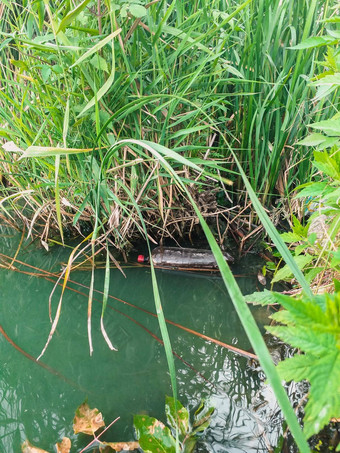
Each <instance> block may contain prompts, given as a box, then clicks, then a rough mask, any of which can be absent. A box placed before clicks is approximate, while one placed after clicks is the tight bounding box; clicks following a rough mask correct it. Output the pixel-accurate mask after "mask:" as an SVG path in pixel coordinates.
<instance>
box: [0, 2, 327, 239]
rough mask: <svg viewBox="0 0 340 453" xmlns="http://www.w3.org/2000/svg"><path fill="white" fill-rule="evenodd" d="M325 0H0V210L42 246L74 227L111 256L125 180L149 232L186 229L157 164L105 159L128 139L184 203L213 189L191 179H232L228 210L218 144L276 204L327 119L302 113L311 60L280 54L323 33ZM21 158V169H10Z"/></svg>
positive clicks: (314, 110)
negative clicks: (303, 142) (306, 144)
mask: <svg viewBox="0 0 340 453" xmlns="http://www.w3.org/2000/svg"><path fill="white" fill-rule="evenodd" d="M332 4H333V3H332V2H327V4H326V5H324V2H317V1H313V2H312V4H311V5H309V4H307V2H305V1H302V0H301V1H298V2H284V3H283V4H281V3H280V2H279V1H274V2H272V1H270V2H269V1H268V0H267V1H260V2H251V1H250V0H247V1H244V2H231V3H230V4H229V5H226V4H224V3H223V2H220V1H217V0H215V1H211V2H208V3H206V2H200V1H195V2H178V1H174V2H172V3H171V4H167V3H166V2H165V1H163V0H160V1H157V2H150V3H143V2H139V1H138V2H137V1H130V2H127V1H117V2H110V1H100V2H96V1H94V0H92V1H83V2H81V3H80V4H79V5H76V4H75V3H74V2H72V1H66V0H65V1H57V2H51V3H48V2H43V1H39V2H33V1H30V0H27V1H24V2H22V5H20V4H16V3H14V2H4V3H3V6H2V9H1V11H0V14H1V19H2V20H1V35H2V37H3V44H2V48H1V52H0V62H1V66H0V83H1V87H2V89H1V90H0V117H1V130H0V134H1V136H2V137H3V143H6V142H14V144H15V146H14V145H13V146H12V148H11V147H7V148H6V149H7V150H8V149H11V150H12V152H8V151H4V150H2V151H1V163H0V165H1V174H2V178H3V183H4V185H5V187H4V191H3V193H4V197H5V200H4V202H3V203H2V205H3V206H4V207H6V206H8V204H10V205H11V206H12V208H14V209H16V214H17V215H19V216H21V217H22V218H24V220H25V221H26V222H28V221H27V220H26V219H27V218H30V219H32V217H33V216H34V221H35V222H34V224H35V225H34V226H36V227H37V228H38V226H39V225H40V226H42V225H44V227H45V230H44V234H43V236H44V239H45V240H46V239H47V237H48V231H49V225H51V226H52V225H54V226H58V227H59V229H60V230H61V231H62V228H61V227H62V225H63V228H65V227H67V228H70V229H71V230H72V229H75V228H76V229H78V230H81V229H82V228H83V226H84V223H86V224H89V225H91V228H93V227H94V226H95V225H97V226H98V225H99V226H100V228H102V229H103V230H104V231H105V230H106V231H107V230H108V229H112V230H113V231H114V236H115V242H116V243H117V244H119V246H124V245H126V241H127V240H129V239H131V237H133V235H134V234H135V232H136V231H138V228H140V222H139V220H138V216H137V215H136V212H135V210H134V209H133V207H132V206H131V204H130V202H129V200H128V199H127V197H126V193H124V190H123V189H122V187H121V186H120V182H122V184H123V186H125V187H127V188H128V189H129V190H130V191H131V193H132V195H133V196H134V198H135V199H136V200H137V202H138V203H139V205H140V206H142V209H143V215H144V217H145V220H146V221H147V223H148V224H149V225H152V226H154V227H156V228H157V231H158V233H159V235H160V236H162V235H178V234H183V228H182V227H181V222H180V219H181V218H183V217H185V218H189V227H190V224H191V222H192V221H193V219H194V218H195V216H194V212H193V210H192V209H191V208H189V206H190V204H189V203H187V204H186V203H185V199H184V197H183V193H182V191H181V190H179V188H178V186H176V185H175V184H174V182H173V180H172V179H171V178H169V174H168V172H167V171H166V169H165V168H164V166H162V165H161V164H160V162H159V160H157V159H156V158H155V157H154V156H152V155H150V153H149V152H148V151H147V150H144V151H141V150H140V149H139V148H138V147H136V146H135V145H134V144H133V143H129V144H126V146H121V147H119V148H116V152H115V153H112V152H111V153H110V150H111V149H112V146H113V145H114V144H115V143H116V142H117V141H119V140H121V139H127V138H129V139H130V138H132V139H135V140H141V139H143V140H148V141H152V142H155V143H158V144H160V145H163V146H165V147H167V148H169V149H171V150H173V152H174V153H173V155H172V156H166V159H167V161H168V162H169V164H170V165H171V166H172V168H174V169H175V170H176V172H177V174H179V175H180V176H181V178H182V180H183V181H188V180H190V181H191V191H192V193H193V195H194V196H195V199H196V200H197V201H199V195H198V194H199V192H204V190H208V191H210V189H211V184H212V182H211V179H209V177H207V176H202V172H201V170H200V169H201V168H203V167H204V168H205V169H207V170H209V171H210V173H213V175H210V178H214V177H217V178H216V179H219V175H220V174H221V172H223V171H227V172H228V179H229V180H231V181H232V182H234V188H235V189H234V190H233V191H230V188H229V187H228V186H224V187H225V189H227V190H228V194H227V196H226V195H223V196H222V199H223V200H224V201H223V202H222V204H225V205H227V206H228V204H229V206H230V201H228V198H227V197H229V199H230V200H232V202H233V204H235V205H236V204H237V203H238V201H239V199H240V193H239V192H238V190H237V189H242V187H243V183H242V179H241V178H240V176H239V172H238V171H234V170H235V169H234V165H235V164H234V160H233V156H232V154H231V152H230V150H229V148H228V147H226V146H225V140H227V141H228V143H229V145H230V147H231V148H232V149H234V151H235V153H236V154H237V156H238V158H239V160H240V162H241V163H242V167H243V169H244V170H245V172H246V173H247V175H248V176H249V178H250V181H251V184H252V187H253V188H254V189H255V191H256V192H257V193H258V195H259V196H260V198H261V199H262V201H265V202H267V203H270V202H271V200H272V196H273V194H276V195H277V194H278V195H280V196H284V195H285V194H286V193H287V192H286V191H287V189H289V188H291V187H292V185H294V184H295V181H296V180H297V179H298V181H299V182H304V178H305V176H306V173H307V174H308V172H309V171H310V164H309V161H308V159H307V160H306V159H305V152H304V151H298V152H296V150H295V148H294V144H295V142H296V140H297V139H299V138H302V137H303V136H304V135H305V130H306V128H305V125H306V124H308V121H309V118H315V119H316V120H319V119H320V120H321V119H322V118H324V116H325V115H326V114H328V115H329V112H330V111H332V110H333V109H334V106H333V105H332V104H331V103H329V104H328V103H327V102H323V104H322V106H321V105H320V104H318V103H317V104H312V103H311V102H310V99H311V96H312V89H311V88H310V87H308V86H307V84H306V82H305V79H304V77H302V74H310V73H312V72H314V70H315V59H316V58H318V55H319V54H320V53H322V52H323V49H322V48H315V49H307V50H303V49H302V50H301V49H300V50H292V47H293V46H294V45H296V44H297V43H299V42H300V41H301V40H303V39H305V38H308V37H309V36H310V34H317V33H319V32H320V31H321V30H323V29H324V26H325V23H324V22H323V21H322V20H323V19H325V18H328V17H330V16H331V15H332V13H333V11H332V9H331V8H330V6H331V5H332ZM309 6H310V7H309ZM32 147H37V148H32ZM48 148H49V149H48ZM56 148H60V151H58V150H56ZM18 149H19V150H20V149H21V150H23V151H26V150H27V149H29V150H30V151H31V152H30V153H26V154H25V155H29V156H31V157H34V158H32V159H25V160H24V161H23V160H19V159H18V157H19V156H20V151H18ZM39 149H40V152H39V151H38V150H39ZM51 149H52V150H51ZM68 149H71V151H70V152H69V151H67V150H68ZM72 150H74V151H72ZM75 150H77V152H75ZM299 150H301V148H299ZM108 153H110V158H108V157H107V156H108ZM56 154H57V155H59V154H60V157H57V156H56ZM180 156H184V157H185V158H186V159H187V160H186V162H185V163H184V162H183V161H181V160H180V158H179V157H180ZM188 161H190V162H192V163H193V164H195V165H197V167H195V168H194V167H193V166H191V167H190V166H188V165H187V162H188ZM297 162H300V164H299V165H298V166H297V165H295V164H296V163H297ZM213 184H216V182H215V183H214V182H213ZM27 191H29V192H27ZM243 196H244V193H243V192H242V191H241V198H242V197H243ZM19 197H20V199H22V200H24V202H21V204H20V203H19V204H18V199H19ZM6 198H7V199H6ZM23 205H24V206H25V208H26V209H25V210H23V209H22V207H23ZM185 207H186V208H185ZM216 212H218V209H213V210H212V212H211V213H212V214H216ZM23 213H25V214H23ZM39 219H41V220H40V221H39ZM137 225H138V226H137ZM189 227H187V230H188V229H189ZM136 229H137V230H136ZM138 234H139V233H138Z"/></svg>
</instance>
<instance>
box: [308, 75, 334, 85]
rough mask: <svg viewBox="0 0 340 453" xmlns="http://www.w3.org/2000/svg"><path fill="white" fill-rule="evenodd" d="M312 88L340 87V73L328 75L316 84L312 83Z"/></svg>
mask: <svg viewBox="0 0 340 453" xmlns="http://www.w3.org/2000/svg"><path fill="white" fill-rule="evenodd" d="M311 85H312V86H323V85H326V86H332V85H337V86H340V73H339V72H335V73H334V74H330V75H327V76H325V77H322V78H321V79H318V80H316V81H315V82H312V83H311Z"/></svg>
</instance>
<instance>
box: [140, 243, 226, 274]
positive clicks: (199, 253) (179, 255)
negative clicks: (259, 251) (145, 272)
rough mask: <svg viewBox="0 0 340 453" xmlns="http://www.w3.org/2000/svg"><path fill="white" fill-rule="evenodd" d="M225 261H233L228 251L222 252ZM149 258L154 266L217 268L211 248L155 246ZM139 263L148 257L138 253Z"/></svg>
mask: <svg viewBox="0 0 340 453" xmlns="http://www.w3.org/2000/svg"><path fill="white" fill-rule="evenodd" d="M223 256H224V258H225V259H226V261H229V262H233V261H234V259H233V257H232V256H231V255H229V253H226V252H223ZM151 259H152V262H153V264H154V265H155V266H156V267H172V268H185V269H189V268H190V269H217V268H218V266H217V263H216V260H215V257H214V254H213V253H212V251H211V250H203V249H191V248H179V247H156V248H155V249H154V250H153V251H152V254H151ZM137 261H138V262H139V263H146V262H149V258H145V257H144V255H139V256H138V258H137Z"/></svg>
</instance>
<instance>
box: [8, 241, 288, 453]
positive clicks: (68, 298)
mask: <svg viewBox="0 0 340 453" xmlns="http://www.w3.org/2000/svg"><path fill="white" fill-rule="evenodd" d="M19 240H20V235H19V236H18V235H11V234H8V232H7V234H3V235H2V237H1V242H0V252H1V253H2V254H5V255H7V256H14V255H15V253H16V251H17V248H18V243H19ZM69 253H70V249H68V248H62V247H57V246H55V247H52V248H51V251H50V252H47V251H46V250H44V249H43V248H39V247H36V246H34V245H30V246H28V245H27V242H23V244H22V246H21V248H20V251H19V253H18V256H17V259H18V260H21V261H22V262H24V263H27V264H30V265H32V266H35V267H37V268H42V269H45V270H48V271H50V272H59V271H60V269H61V267H62V263H65V262H66V261H67V258H68V256H69ZM2 259H3V258H2ZM6 262H8V261H6ZM0 263H1V261H0ZM2 263H4V261H2ZM13 264H14V266H15V267H17V268H18V269H21V270H24V271H27V272H38V271H37V270H33V269H31V268H29V267H27V266H24V265H20V264H18V263H17V262H14V263H13ZM261 266H262V263H261V262H259V261H258V260H257V259H256V258H250V257H249V256H248V257H247V258H246V260H245V261H243V262H242V261H241V262H240V263H238V264H237V265H235V266H234V267H233V271H234V273H235V274H237V275H239V274H241V275H243V277H238V283H239V284H240V286H241V289H242V291H243V292H244V294H246V293H250V292H253V291H254V290H256V286H257V280H256V273H257V270H258V269H259V268H260V267H261ZM125 273H126V277H124V276H123V275H122V274H121V272H120V271H119V270H116V269H112V270H111V282H110V294H111V295H112V296H115V297H117V298H120V299H123V300H124V301H128V302H129V303H132V304H134V305H136V306H138V307H140V308H143V309H145V310H148V311H151V312H154V311H155V308H154V301H153V295H152V286H151V276H150V270H149V269H148V268H147V267H132V268H128V269H125ZM90 278H91V273H90V272H88V271H85V270H83V271H74V272H72V274H71V279H72V280H74V281H76V282H78V284H75V283H72V284H70V287H72V288H74V289H77V290H79V291H80V292H82V293H88V290H87V289H86V288H84V287H82V286H80V285H79V284H82V285H86V286H88V285H89V284H90ZM157 278H158V284H159V288H160V293H161V299H162V304H163V309H164V312H165V316H166V318H167V319H169V320H171V321H173V322H175V323H179V324H181V325H183V326H185V327H187V328H190V329H193V330H195V331H197V332H200V333H202V334H204V335H206V336H209V337H212V338H214V339H218V340H220V341H222V342H225V343H228V344H233V345H235V346H237V347H238V348H241V349H244V350H248V351H249V350H250V345H249V342H248V340H247V338H246V336H245V333H244V331H243V328H242V326H241V324H240V322H239V320H238V317H237V314H236V312H235V310H234V308H233V305H232V302H231V300H230V298H229V296H228V293H227V291H226V289H225V287H224V284H223V282H222V280H221V278H220V277H219V276H218V274H217V275H216V274H198V273H195V274H193V273H188V272H176V271H168V270H157ZM103 285H104V270H103V269H97V270H96V271H95V288H96V289H97V290H103ZM52 288H53V283H52V282H50V281H47V280H45V279H44V278H37V277H36V276H32V275H28V274H23V273H18V272H15V271H13V270H8V269H3V268H2V269H0V313H1V315H0V324H1V326H2V328H3V331H4V332H6V334H7V335H8V337H9V338H10V339H11V340H12V341H13V342H14V343H15V344H16V345H17V346H18V347H20V348H22V349H23V350H24V351H25V352H26V353H27V354H29V355H30V356H32V357H34V358H36V357H37V356H38V355H39V354H40V352H41V350H42V348H43V347H44V344H45V342H46V339H47V337H48V334H49V331H50V328H51V324H50V321H49V308H48V299H49V295H50V293H51V290H52ZM59 295H60V289H59V288H58V289H57V290H56V292H55V295H54V297H53V299H52V312H53V313H55V310H56V306H57V303H58V300H59ZM94 297H95V300H94V302H93V310H92V311H93V313H92V333H93V347H94V352H93V355H92V357H90V355H89V347H88V338H87V298H86V297H85V295H84V294H80V293H77V292H74V291H71V290H69V289H67V290H66V292H65V295H64V299H63V305H62V311H61V316H60V321H59V324H58V327H57V331H56V333H55V334H54V336H53V338H52V340H51V342H50V344H49V346H48V348H47V351H46V353H45V354H44V356H43V357H42V359H41V360H42V362H43V363H44V364H46V365H48V366H49V367H51V368H53V370H50V369H47V368H46V367H45V368H44V367H43V366H39V365H38V364H37V363H36V362H34V361H32V360H30V359H29V358H28V357H27V356H25V355H24V354H23V353H22V352H20V351H18V349H16V348H15V347H14V346H13V344H11V343H10V342H9V341H8V339H6V338H5V337H4V335H0V360H1V365H0V367H1V368H0V452H1V453H12V452H13V453H17V452H20V451H21V450H20V448H21V447H20V445H21V444H22V442H23V441H24V440H25V439H29V441H30V442H31V443H32V444H34V445H36V446H39V447H40V448H43V449H46V450H48V451H50V452H52V451H55V450H54V447H53V445H54V444H55V442H57V441H60V440H61V438H62V437H63V436H68V437H70V438H71V440H72V445H73V448H72V451H73V452H76V451H78V452H79V451H80V450H81V449H82V448H83V447H84V446H86V444H87V443H88V442H89V441H90V440H91V439H90V438H87V437H86V436H85V435H77V436H75V435H74V434H73V433H72V420H73V416H74V413H75V410H76V408H77V407H78V406H79V405H80V404H81V403H82V402H83V401H84V400H85V399H87V401H88V403H89V405H90V406H91V407H97V408H98V409H99V410H100V411H101V412H102V414H103V416H104V419H105V421H106V423H107V424H109V423H110V422H111V421H112V420H114V419H115V418H116V417H118V416H119V417H120V419H119V421H118V422H117V423H115V424H114V425H113V426H112V428H110V430H109V431H108V432H107V433H106V434H107V435H106V439H108V440H111V441H122V440H125V441H127V440H133V426H132V420H133V414H138V413H145V414H149V415H150V416H154V417H157V418H159V419H160V420H162V421H165V415H164V400H165V395H171V387H170V379H169V373H168V370H167V364H166V358H165V353H164V348H163V346H162V344H161V343H160V342H159V341H157V339H156V338H155V337H154V336H157V337H158V338H160V337H161V334H160V331H159V327H158V321H157V319H156V318H154V317H152V316H150V315H149V314H147V313H146V312H143V311H141V310H139V309H137V308H136V307H133V306H129V305H126V304H124V303H122V302H120V301H117V300H115V299H112V298H110V299H109V302H108V307H107V310H106V313H105V319H104V321H105V327H106V330H107V332H108V335H109V337H110V339H111V341H112V343H113V344H114V346H116V347H117V348H118V352H115V351H111V350H109V348H108V347H107V345H106V343H105V341H104V339H103V337H102V334H101V332H100V314H101V309H102V305H101V303H100V301H101V299H102V296H101V294H99V293H96V292H95V293H94ZM115 309H116V310H119V312H118V311H115ZM254 314H255V318H256V319H257V320H258V322H259V324H260V325H262V324H263V323H264V322H266V320H267V319H266V316H267V312H266V310H265V309H264V308H262V307H258V308H254ZM168 329H169V334H170V338H171V342H172V347H173V350H174V351H175V353H176V357H175V363H176V371H177V379H178V391H179V399H180V401H181V402H182V403H183V404H184V405H186V406H187V407H188V408H190V409H193V408H195V407H196V406H197V405H198V404H199V402H200V400H201V399H205V400H208V401H209V404H210V405H212V406H214V407H215V408H216V411H215V413H214V415H213V418H212V422H211V426H210V428H209V430H208V432H207V434H206V436H205V438H204V441H205V446H204V444H203V445H201V447H200V451H213V452H229V453H239V452H240V453H241V452H246V453H255V452H258V453H260V452H266V451H268V444H272V445H275V444H276V441H277V439H278V436H279V435H280V432H281V421H282V420H281V417H280V415H279V411H278V408H277V405H276V403H275V400H274V398H273V396H272V393H271V391H270V389H269V388H268V387H267V386H266V385H265V383H264V375H263V373H262V372H261V370H260V369H259V368H254V367H252V366H251V365H250V363H249V360H248V359H247V358H245V357H242V356H240V355H237V354H235V353H233V352H231V351H229V350H228V349H226V348H224V347H221V346H219V345H218V344H216V343H213V342H211V341H207V340H204V339H202V338H200V337H199V336H196V335H193V334H192V333H190V332H187V331H184V330H182V329H180V328H178V327H176V326H174V325H170V324H169V325H168ZM152 334H153V335H154V336H153V335H152ZM178 357H180V358H181V359H179V358H178Z"/></svg>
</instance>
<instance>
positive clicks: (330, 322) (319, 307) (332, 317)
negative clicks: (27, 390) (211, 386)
mask: <svg viewBox="0 0 340 453" xmlns="http://www.w3.org/2000/svg"><path fill="white" fill-rule="evenodd" d="M276 299H277V301H278V302H279V303H280V304H281V305H282V306H283V307H284V310H282V311H279V312H277V313H276V314H274V315H272V318H273V319H274V320H275V321H277V322H279V323H281V324H283V325H282V326H274V327H267V330H268V331H269V332H270V333H272V334H273V335H276V336H278V337H279V338H281V339H282V340H284V341H285V342H286V343H289V344H290V345H292V346H294V347H295V348H298V349H299V350H300V351H302V352H303V354H296V355H295V356H294V357H292V358H289V359H286V360H284V361H283V362H280V363H279V365H278V367H277V368H278V371H279V373H280V375H281V377H282V379H284V380H286V381H291V380H295V381H301V380H304V379H306V380H308V381H309V382H310V384H311V385H310V392H309V395H308V403H307V405H306V407H305V416H304V431H305V433H306V436H307V437H310V436H312V435H313V434H316V433H318V432H319V431H320V430H321V429H322V428H323V427H324V425H325V424H327V423H328V422H329V421H330V419H331V418H333V417H334V418H339V416H340V391H339V380H340V292H337V293H335V294H333V295H330V294H323V295H319V296H313V297H307V296H301V297H300V298H298V299H294V298H292V297H288V296H283V295H279V294H276Z"/></svg>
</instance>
